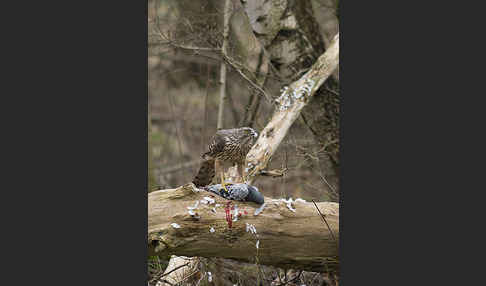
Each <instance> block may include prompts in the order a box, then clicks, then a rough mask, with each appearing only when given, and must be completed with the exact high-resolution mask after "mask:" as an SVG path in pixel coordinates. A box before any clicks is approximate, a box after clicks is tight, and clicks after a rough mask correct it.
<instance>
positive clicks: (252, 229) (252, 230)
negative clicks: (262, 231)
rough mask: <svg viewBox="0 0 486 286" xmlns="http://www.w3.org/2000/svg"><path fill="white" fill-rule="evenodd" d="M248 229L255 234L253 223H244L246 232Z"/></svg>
mask: <svg viewBox="0 0 486 286" xmlns="http://www.w3.org/2000/svg"><path fill="white" fill-rule="evenodd" d="M248 231H250V232H251V233H253V234H257V231H256V228H255V226H254V225H252V224H249V223H246V232H248Z"/></svg>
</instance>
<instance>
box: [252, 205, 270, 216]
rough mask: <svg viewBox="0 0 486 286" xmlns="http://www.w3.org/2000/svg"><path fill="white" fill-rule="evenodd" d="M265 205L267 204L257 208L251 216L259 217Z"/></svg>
mask: <svg viewBox="0 0 486 286" xmlns="http://www.w3.org/2000/svg"><path fill="white" fill-rule="evenodd" d="M266 205H267V203H263V205H261V206H260V207H258V208H257V209H256V210H255V213H254V214H253V215H259V214H260V213H261V212H262V211H263V209H264V208H265V206H266Z"/></svg>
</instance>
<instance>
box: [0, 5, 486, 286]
mask: <svg viewBox="0 0 486 286" xmlns="http://www.w3.org/2000/svg"><path fill="white" fill-rule="evenodd" d="M387 4H388V2H386V4H384V3H380V4H371V3H367V2H366V3H365V2H359V3H358V2H353V3H350V2H347V3H341V7H340V11H341V12H340V13H341V16H340V20H341V23H340V31H341V34H340V42H341V52H340V56H341V60H340V72H341V76H340V79H341V94H342V95H343V100H342V101H341V116H342V119H341V120H342V121H341V129H342V132H341V136H342V140H341V142H342V144H341V197H340V200H341V205H340V206H341V216H340V218H341V220H340V222H341V224H342V227H341V228H340V232H341V236H340V238H341V240H342V243H341V244H340V245H341V253H342V254H341V263H342V266H341V271H342V272H341V284H342V285H415V284H432V285H439V284H440V283H442V284H440V285H453V284H455V285H470V284H472V283H473V282H472V280H473V279H474V278H475V277H474V275H473V274H476V273H480V272H479V270H481V269H480V266H481V265H482V263H480V262H479V263H472V264H471V263H467V262H469V261H471V260H469V258H470V257H468V256H467V255H473V256H478V257H481V256H480V254H477V253H478V251H480V250H481V248H480V247H479V246H478V247H476V246H477V245H478V244H474V246H473V244H472V242H474V241H477V242H481V240H482V239H481V238H482V237H481V236H480V234H479V233H478V230H481V228H482V222H481V220H480V219H481V217H482V212H481V210H482V208H481V205H480V204H478V203H480V202H481V200H476V199H471V197H470V195H469V194H468V195H466V194H464V192H465V191H467V190H472V191H473V192H472V193H481V192H482V187H481V185H482V184H481V181H480V180H476V181H474V180H473V178H481V177H482V176H480V171H481V170H482V168H481V167H478V168H472V169H471V168H468V167H469V166H471V165H472V164H471V162H481V157H482V156H481V155H482V154H481V153H480V151H479V150H481V149H482V146H484V145H483V143H484V142H483V141H482V139H480V138H479V137H476V136H474V135H476V134H478V135H480V134H481V133H482V132H481V130H482V122H484V121H483V119H482V117H479V116H480V115H481V114H482V113H483V111H482V106H483V105H482V104H479V103H476V102H473V100H474V99H476V98H478V99H480V98H481V93H482V87H481V85H478V86H472V83H473V82H479V83H480V82H481V80H482V78H481V75H482V73H481V72H478V73H475V72H472V69H470V67H469V66H468V65H474V64H475V63H480V62H481V60H480V59H479V58H476V57H475V56H473V52H474V51H476V52H477V53H476V55H478V57H479V56H480V55H481V54H482V53H481V50H482V47H481V45H480V44H477V45H473V46H472V47H471V46H468V47H465V46H464V45H462V42H463V41H465V42H468V43H469V42H470V39H474V37H473V35H472V34H474V33H472V34H470V33H469V32H467V31H469V29H473V28H474V27H479V28H478V30H476V32H477V34H476V37H480V36H479V35H480V33H481V32H482V31H481V27H483V25H478V23H475V22H474V20H473V19H477V18H475V17H472V15H473V13H474V11H471V10H474V9H467V11H466V10H465V9H464V7H465V5H464V7H460V5H458V4H456V5H452V6H450V7H445V5H446V4H441V5H442V6H441V7H440V8H439V9H437V8H436V6H432V5H431V6H430V7H428V6H426V4H423V3H422V4H420V5H417V6H414V5H411V4H410V3H407V4H402V6H398V5H399V4H397V3H393V4H392V3H390V4H388V5H389V6H387ZM14 5H16V7H12V6H9V7H4V8H3V9H1V10H2V12H3V13H4V14H6V15H5V16H9V17H3V20H2V22H3V23H4V25H2V30H3V32H4V33H2V35H3V39H2V42H3V44H2V48H3V53H2V56H3V57H2V59H3V66H2V68H3V69H4V73H3V74H4V75H3V80H2V87H3V90H2V104H1V105H0V106H1V107H2V111H3V112H2V119H3V120H2V127H3V128H2V131H3V134H2V143H3V144H2V145H3V146H4V148H2V151H3V152H2V154H3V156H2V158H3V160H2V163H3V164H4V168H2V169H3V176H2V179H3V180H2V182H3V183H4V184H5V186H2V191H3V192H2V195H3V199H2V200H1V201H2V203H3V208H2V212H1V214H2V222H3V225H2V242H3V243H2V249H3V250H4V251H3V253H2V254H3V255H2V257H3V258H4V260H5V263H3V265H4V266H3V269H2V274H3V275H2V278H4V279H7V280H10V281H9V282H10V284H5V283H7V282H5V283H3V284H4V285H22V284H30V283H36V284H49V285H66V284H68V285H78V284H79V285H87V284H88V285H115V284H118V285H128V284H130V285H137V284H138V285H140V284H141V283H142V284H143V283H146V282H145V281H146V270H147V267H146V257H147V255H146V225H147V218H146V214H147V207H146V194H147V193H146V184H147V161H146V158H147V131H146V129H147V120H146V118H147V35H146V33H147V30H146V29H147V21H146V17H147V15H146V13H147V3H146V2H144V1H141V2H140V1H127V2H123V1H117V2H113V3H111V2H110V3H108V2H100V1H91V2H87V1H83V2H82V3H81V2H79V3H78V2H76V3H71V2H69V3H67V2H58V3H55V2H49V3H44V2H42V3H41V2H39V3H37V2H35V3H33V4H27V3H24V2H16V3H15V4H14ZM373 5H374V6H373ZM461 5H462V4H461ZM467 7H468V8H470V7H469V6H467ZM461 8H462V10H461V11H462V12H458V11H459V10H460V9H461ZM446 11H447V12H446ZM460 15H463V16H464V15H466V16H467V17H465V18H466V19H462V18H461V20H458V18H459V17H460ZM475 16H480V15H475ZM439 23H440V24H439ZM460 24H463V25H462V26H460ZM478 59H479V60H478ZM478 67H481V66H480V65H478ZM468 95H474V96H468ZM474 128H477V129H475V130H477V131H474V130H473V129H474ZM471 136H474V137H471ZM473 147H476V149H474V151H472V150H473ZM476 150H477V151H476ZM478 175H479V176H478ZM474 203H476V204H474ZM474 218H478V219H479V221H474V220H473V219H474ZM476 220H477V219H476ZM468 246H469V247H468ZM477 278H480V277H477ZM439 280H440V283H439ZM427 282H428V283H427Z"/></svg>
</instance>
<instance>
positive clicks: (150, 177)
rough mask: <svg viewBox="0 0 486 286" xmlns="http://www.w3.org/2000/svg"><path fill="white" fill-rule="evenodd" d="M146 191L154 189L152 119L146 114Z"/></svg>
mask: <svg viewBox="0 0 486 286" xmlns="http://www.w3.org/2000/svg"><path fill="white" fill-rule="evenodd" d="M147 186H148V192H149V193H150V192H152V191H154V190H155V187H156V186H155V176H154V162H153V153H152V119H151V118H150V114H149V116H148V185H147Z"/></svg>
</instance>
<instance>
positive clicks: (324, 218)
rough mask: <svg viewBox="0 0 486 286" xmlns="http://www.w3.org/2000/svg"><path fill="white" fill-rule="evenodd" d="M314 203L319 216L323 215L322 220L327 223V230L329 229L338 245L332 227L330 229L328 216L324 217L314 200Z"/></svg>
mask: <svg viewBox="0 0 486 286" xmlns="http://www.w3.org/2000/svg"><path fill="white" fill-rule="evenodd" d="M312 202H313V203H314V206H316V209H317V211H318V212H319V214H320V215H321V217H322V219H323V220H324V222H325V223H326V225H327V228H328V229H329V232H330V233H331V236H332V239H334V242H336V243H337V240H336V237H335V236H334V233H333V232H332V229H331V227H330V226H329V224H328V223H327V220H326V216H325V215H323V214H322V213H321V211H320V210H319V208H318V207H317V204H316V202H315V201H314V200H312Z"/></svg>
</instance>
